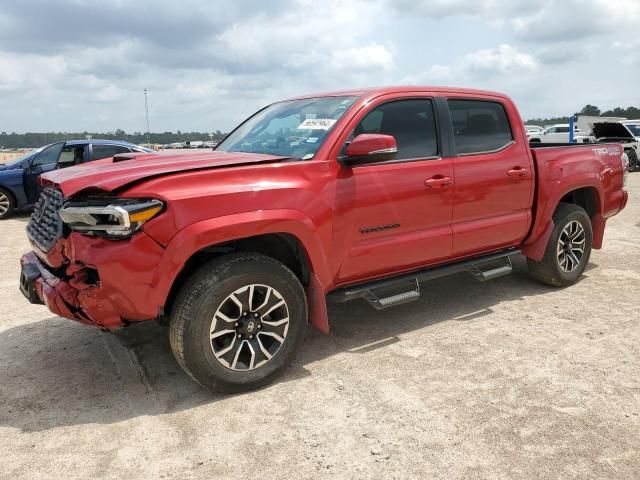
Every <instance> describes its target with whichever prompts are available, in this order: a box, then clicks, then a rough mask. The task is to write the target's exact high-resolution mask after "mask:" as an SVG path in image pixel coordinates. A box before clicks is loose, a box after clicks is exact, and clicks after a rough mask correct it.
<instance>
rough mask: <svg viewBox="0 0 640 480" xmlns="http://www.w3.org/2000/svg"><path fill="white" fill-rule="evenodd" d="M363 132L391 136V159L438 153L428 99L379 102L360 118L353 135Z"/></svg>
mask: <svg viewBox="0 0 640 480" xmlns="http://www.w3.org/2000/svg"><path fill="white" fill-rule="evenodd" d="M363 133H365V134H366V133H378V134H383V135H391V136H392V137H393V138H394V139H395V140H396V144H397V146H398V153H397V154H396V156H395V157H394V160H410V159H423V158H430V157H435V156H437V155H438V140H437V135H436V121H435V115H434V112H433V105H432V104H431V100H427V99H424V100H419V99H415V100H413V99H412V100H398V101H395V102H389V103H383V104H382V105H380V106H379V107H376V108H375V109H374V110H372V111H371V112H369V113H368V114H367V116H366V117H364V118H363V119H362V121H361V122H360V124H359V125H358V126H357V127H356V128H355V130H354V132H353V137H357V136H358V135H360V134H363Z"/></svg>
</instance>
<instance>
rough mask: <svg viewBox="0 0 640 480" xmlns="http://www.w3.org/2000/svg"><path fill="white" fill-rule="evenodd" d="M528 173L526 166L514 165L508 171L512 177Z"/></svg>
mask: <svg viewBox="0 0 640 480" xmlns="http://www.w3.org/2000/svg"><path fill="white" fill-rule="evenodd" d="M527 173H529V171H528V170H527V169H526V168H522V167H514V168H512V169H511V170H509V171H508V172H507V175H509V176H510V177H524V176H526V175H527Z"/></svg>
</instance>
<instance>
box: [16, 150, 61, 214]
mask: <svg viewBox="0 0 640 480" xmlns="http://www.w3.org/2000/svg"><path fill="white" fill-rule="evenodd" d="M62 147H64V142H61V143H54V144H53V145H49V146H48V147H47V148H45V149H44V150H42V151H41V152H40V153H39V154H38V155H36V156H35V158H33V159H32V160H31V164H30V165H29V167H28V168H26V169H25V172H24V190H25V193H26V195H27V198H28V199H29V203H35V202H36V200H38V197H39V196H40V182H39V178H40V175H42V174H43V173H46V172H50V171H51V170H54V169H55V168H56V164H57V162H58V157H59V156H60V152H61V151H62Z"/></svg>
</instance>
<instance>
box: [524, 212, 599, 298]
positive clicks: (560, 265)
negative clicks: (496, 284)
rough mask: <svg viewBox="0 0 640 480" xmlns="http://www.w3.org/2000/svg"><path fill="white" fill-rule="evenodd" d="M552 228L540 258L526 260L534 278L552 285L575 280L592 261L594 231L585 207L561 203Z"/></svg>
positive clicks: (562, 284)
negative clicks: (537, 259)
mask: <svg viewBox="0 0 640 480" xmlns="http://www.w3.org/2000/svg"><path fill="white" fill-rule="evenodd" d="M553 223H554V227H553V231H552V232H551V236H550V237H549V242H548V243H547V248H546V250H545V253H544V257H543V258H542V260H541V261H539V262H537V261H535V260H531V259H529V258H528V259H527V264H528V267H529V273H530V274H531V276H532V277H533V278H535V279H536V280H538V281H539V282H541V283H544V284H546V285H551V286H553V287H565V286H568V285H572V284H573V283H575V282H576V281H577V280H578V278H579V277H580V275H582V273H583V272H584V269H585V268H586V267H587V264H588V263H589V257H590V256H591V244H592V241H593V232H592V230H591V219H590V218H589V215H587V212H586V211H585V210H584V208H582V207H580V206H578V205H574V204H571V203H561V204H560V205H559V206H558V208H557V209H556V212H555V213H554V214H553Z"/></svg>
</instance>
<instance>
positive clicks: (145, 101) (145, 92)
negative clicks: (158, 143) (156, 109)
mask: <svg viewBox="0 0 640 480" xmlns="http://www.w3.org/2000/svg"><path fill="white" fill-rule="evenodd" d="M144 114H145V117H146V119H147V147H148V146H149V101H148V100H147V89H146V88H145V89H144Z"/></svg>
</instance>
